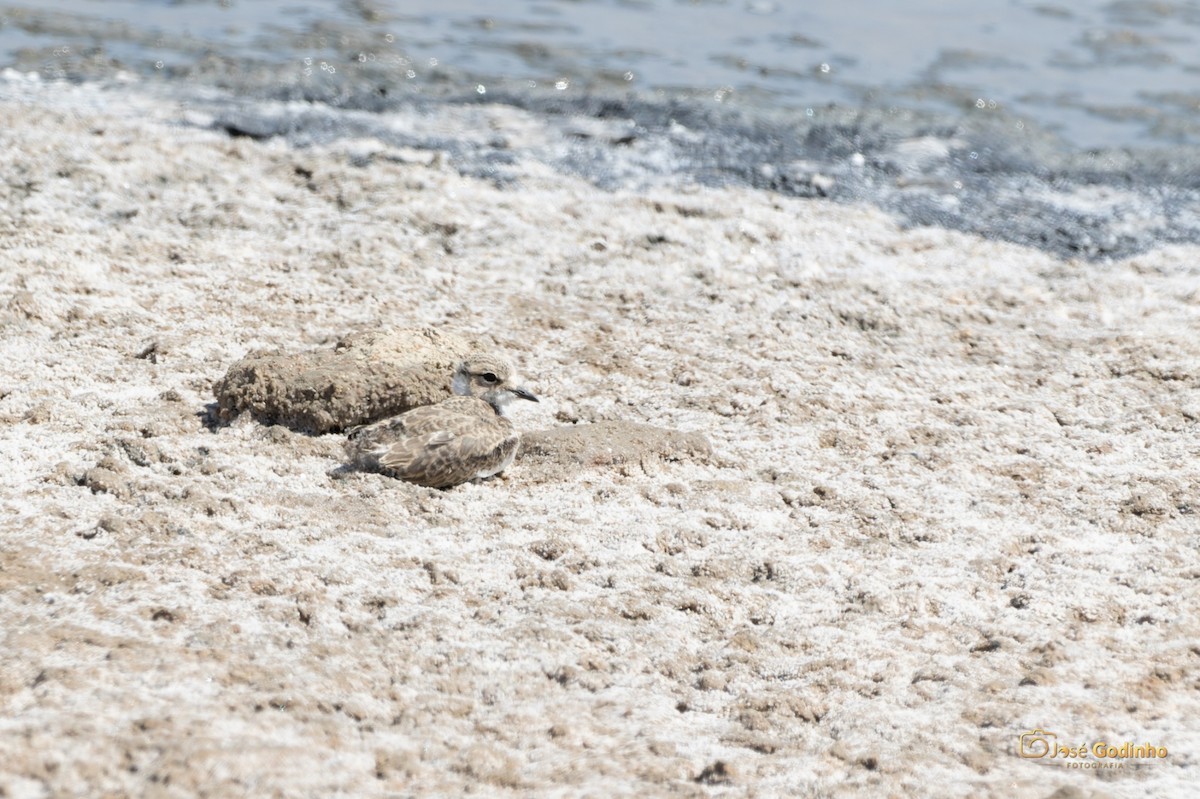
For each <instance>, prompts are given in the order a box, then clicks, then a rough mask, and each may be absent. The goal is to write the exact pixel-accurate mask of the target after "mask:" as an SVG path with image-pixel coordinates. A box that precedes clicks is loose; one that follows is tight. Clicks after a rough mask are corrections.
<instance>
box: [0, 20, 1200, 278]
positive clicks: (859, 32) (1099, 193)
mask: <svg viewBox="0 0 1200 799" xmlns="http://www.w3.org/2000/svg"><path fill="white" fill-rule="evenodd" d="M0 70H6V71H5V72H4V75H5V76H6V78H5V79H6V80H8V81H9V82H12V81H26V82H27V81H29V80H31V79H32V78H31V76H36V79H38V80H56V79H63V80H75V81H79V80H95V81H100V82H113V81H116V82H139V83H141V84H143V85H144V86H147V87H157V89H158V90H160V91H161V90H165V91H174V92H175V96H176V97H177V98H183V97H187V96H190V95H189V93H194V92H196V91H197V90H198V89H199V88H200V87H218V88H219V89H221V90H222V92H223V94H221V97H224V98H225V99H224V100H219V99H214V97H215V95H212V94H211V92H210V93H209V94H206V95H203V96H204V97H206V98H208V99H206V100H204V103H203V104H205V105H206V108H207V111H208V113H209V114H210V118H211V119H213V120H214V122H213V124H214V125H215V126H217V127H219V128H222V129H224V130H226V131H228V132H229V133H230V134H232V135H247V136H253V137H262V138H266V137H270V136H284V137H287V138H288V139H289V140H291V141H292V142H293V143H294V144H297V145H300V146H303V145H306V144H310V143H314V142H319V141H324V140H328V139H331V138H337V137H340V136H350V135H355V136H372V137H376V138H379V139H382V140H384V141H388V142H390V143H393V144H397V145H402V146H405V147H416V148H426V149H435V150H438V151H440V152H444V153H448V154H449V155H450V158H451V163H453V164H454V165H455V166H456V167H457V168H458V169H459V170H461V171H463V172H464V173H468V174H475V175H479V176H482V177H486V178H488V179H491V180H495V181H498V182H506V181H515V180H518V179H519V178H518V175H517V172H518V170H514V169H512V168H511V165H512V164H515V163H518V162H519V161H520V160H521V159H526V160H528V159H535V160H540V161H543V162H546V163H549V164H551V165H552V166H554V167H555V168H558V169H562V170H565V171H570V172H573V173H576V174H580V175H582V176H584V177H587V178H588V179H590V180H592V181H594V182H595V183H597V184H598V185H601V186H608V187H615V186H622V185H623V186H637V185H640V184H642V183H651V182H656V181H657V182H658V183H662V182H663V181H664V180H674V181H678V182H689V181H690V182H699V183H701V184H705V185H749V186H755V187H759V188H763V189H767V190H771V191H778V192H781V193H786V194H791V195H801V196H824V197H830V198H833V199H838V200H854V201H868V202H873V203H876V204H878V205H880V206H881V207H884V208H886V209H888V210H890V211H892V212H893V213H895V214H896V215H897V216H898V217H900V218H901V219H903V220H904V221H907V222H908V223H911V224H931V225H941V226H945V227H952V228H958V229H964V230H971V231H975V232H979V233H983V234H984V235H989V236H993V237H997V238H1003V239H1007V240H1011V241H1017V242H1020V243H1023V244H1028V245H1030V246H1035V247H1039V248H1042V249H1046V250H1049V251H1052V252H1055V253H1058V254H1060V255H1063V256H1082V257H1085V258H1089V259H1103V258H1107V257H1114V256H1120V255H1125V254H1129V253H1133V252H1138V251H1142V250H1145V249H1147V248H1149V247H1152V246H1155V245H1157V244H1161V243H1164V242H1171V241H1180V242H1196V241H1200V0H1071V2H1062V1H1057V2H1056V0H962V2H947V1H946V0H908V2H904V3H895V2H886V0H860V2H856V3H851V2H810V3H800V2H785V1H784V0H694V1H692V2H681V1H680V0H511V2H505V3H500V2H491V3H485V2H467V0H406V1H405V2H399V1H393V2H387V1H385V0H313V1H312V2H300V1H299V0H53V1H52V2H49V3H41V4H32V3H30V4H28V5H25V4H19V3H4V2H0ZM0 89H2V86H0ZM296 100H300V101H304V102H302V103H301V104H299V105H297V104H296V103H294V102H293V103H291V104H290V105H289V104H288V103H287V101H296ZM194 102H200V101H199V100H194ZM496 103H499V104H503V105H508V106H512V107H514V108H516V109H520V110H521V111H522V112H528V113H532V114H534V115H536V117H537V118H538V119H540V120H542V122H543V124H544V125H545V126H546V127H547V129H549V130H551V131H554V132H555V133H556V135H557V136H558V139H559V140H560V141H564V142H567V144H566V145H564V146H555V147H543V148H540V149H539V148H538V147H536V146H532V145H523V147H524V149H522V146H518V145H517V144H514V143H513V142H510V141H507V140H506V139H505V137H504V136H496V137H492V138H487V137H484V138H483V139H480V138H479V137H478V136H475V135H474V131H473V130H472V129H471V128H470V126H471V125H472V124H475V125H478V126H483V127H486V126H487V125H488V124H489V122H488V120H487V119H486V118H485V116H484V115H483V111H482V109H483V107H484V106H485V105H488V104H496ZM438 108H442V109H446V108H453V109H456V110H455V111H454V113H455V114H456V115H457V116H456V118H461V124H462V125H463V126H464V127H463V128H462V135H458V136H455V135H450V136H446V135H440V136H438V137H432V136H422V135H419V134H415V133H411V132H410V133H404V132H400V131H399V130H398V129H397V126H395V125H389V124H386V123H385V121H384V117H385V116H386V115H387V114H389V113H393V114H394V113H402V112H412V111H413V109H425V110H424V112H423V113H436V112H437V111H436V109H438ZM473 109H479V110H478V111H476V110H473ZM473 114H478V116H477V117H475V116H472V115H473ZM581 120H585V121H586V120H591V122H590V123H586V124H585V123H584V122H581ZM593 123H594V124H593Z"/></svg>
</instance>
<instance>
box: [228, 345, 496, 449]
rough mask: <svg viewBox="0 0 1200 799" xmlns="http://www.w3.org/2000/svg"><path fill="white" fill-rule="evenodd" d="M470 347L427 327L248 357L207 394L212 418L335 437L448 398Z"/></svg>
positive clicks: (231, 368) (232, 368)
mask: <svg viewBox="0 0 1200 799" xmlns="http://www.w3.org/2000/svg"><path fill="white" fill-rule="evenodd" d="M479 348H480V346H479V345H478V344H475V343H472V342H471V341H470V340H469V339H467V338H465V337H463V336H459V335H457V334H454V333H451V332H447V331H443V330H437V329H434V328H404V327H401V328H394V329H391V330H386V331H369V332H363V333H356V334H353V335H349V336H346V337H344V338H342V339H341V340H340V341H338V343H337V346H335V347H334V348H333V349H332V350H317V351H311V352H301V353H291V354H288V353H282V352H263V351H255V352H252V353H250V354H248V355H247V356H246V357H244V358H242V359H240V360H239V361H238V362H237V363H235V364H234V365H233V366H231V367H229V371H228V372H226V373H225V376H224V377H222V378H221V379H220V380H219V381H217V383H216V385H215V386H214V387H213V394H214V395H215V396H216V398H217V418H218V419H219V420H220V421H222V422H228V421H230V420H231V419H233V418H234V417H235V416H237V415H238V414H239V413H241V412H243V411H249V412H250V413H251V414H252V415H253V416H254V418H255V419H257V420H258V421H260V422H262V423H264V424H282V425H284V426H286V427H289V428H291V429H293V430H298V431H303V432H308V433H318V434H319V433H330V432H340V431H342V430H345V429H346V428H349V427H353V426H355V425H360V424H367V423H369V422H374V421H376V420H379V419H383V418H386V417H388V416H395V415H397V414H400V413H403V412H404V411H407V410H409V409H411V408H415V407H417V406H419V405H432V404H434V403H437V402H440V401H441V400H443V399H445V398H446V397H449V396H450V395H451V392H450V375H451V374H453V372H454V369H455V367H457V366H458V364H459V363H460V362H461V361H462V359H463V358H464V357H465V356H466V355H467V354H468V353H469V352H471V351H472V350H473V349H479Z"/></svg>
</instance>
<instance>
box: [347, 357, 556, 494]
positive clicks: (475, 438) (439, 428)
mask: <svg viewBox="0 0 1200 799" xmlns="http://www.w3.org/2000/svg"><path fill="white" fill-rule="evenodd" d="M516 382H517V380H516V376H515V375H514V374H513V368H512V365H511V364H510V363H509V362H508V361H506V360H504V359H503V358H497V357H495V356H491V355H483V354H478V355H471V356H469V357H468V358H467V359H466V360H465V361H463V362H462V363H461V364H460V365H459V367H458V369H456V370H455V372H454V378H453V379H452V380H451V381H450V388H451V390H452V391H453V392H454V394H455V396H453V397H450V398H449V399H446V400H443V401H441V402H439V403H438V404H437V405H426V406H423V407H420V408H413V409H412V410H410V411H406V412H404V413H402V414H400V415H399V416H394V417H392V418H391V419H384V420H383V421H381V422H375V423H374V424H370V425H365V426H363V427H359V428H356V429H354V430H351V431H350V434H349V438H348V439H347V441H346V452H347V454H349V456H350V458H351V460H352V461H353V462H354V464H355V465H356V466H358V467H359V468H362V469H370V470H373V471H379V472H383V473H384V474H387V475H390V476H392V477H396V478H399V479H401V480H407V481H408V482H410V483H416V484H417V485H422V486H429V487H430V488H450V487H451V486H456V485H459V484H460V483H465V482H467V481H468V480H479V479H485V478H488V477H492V476H493V475H497V474H499V473H500V472H502V471H504V469H505V468H507V467H508V465H509V464H510V463H512V461H513V458H515V457H516V455H517V448H518V446H519V445H520V443H521V437H520V436H519V435H518V434H517V431H516V429H514V428H513V424H512V422H510V421H509V420H508V419H506V418H504V409H505V407H506V406H507V405H508V403H510V402H512V401H513V400H514V399H518V398H519V399H526V400H531V401H533V402H537V401H538V398H537V397H535V396H534V395H533V394H532V393H531V392H530V391H529V390H528V389H526V388H523V387H521V386H519V385H516Z"/></svg>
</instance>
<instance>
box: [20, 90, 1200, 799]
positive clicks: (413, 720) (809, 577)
mask: <svg viewBox="0 0 1200 799" xmlns="http://www.w3.org/2000/svg"><path fill="white" fill-rule="evenodd" d="M194 113H195V112H194V111H193V110H191V109H184V108H179V107H175V106H172V105H171V104H170V103H164V102H158V101H153V100H152V99H148V98H146V97H145V96H143V95H140V94H138V93H137V92H136V91H134V90H132V89H129V88H126V89H123V90H120V91H115V90H114V91H101V90H99V89H96V88H95V87H87V86H58V85H46V86H33V85H30V84H27V83H22V84H20V86H14V85H11V84H10V83H7V82H4V81H0V117H2V118H3V119H4V120H5V124H4V125H3V126H2V129H3V135H4V136H5V137H6V146H5V147H4V148H0V167H2V168H3V171H4V173H5V174H6V175H8V176H9V178H8V180H7V181H4V182H3V183H0V195H2V196H0V200H2V202H0V237H3V240H4V247H3V248H0V453H2V454H3V457H4V458H5V462H6V463H9V464H12V468H11V469H10V470H9V472H8V475H7V480H6V483H5V487H4V489H3V490H2V492H0V514H2V516H0V519H2V521H0V536H2V541H0V543H2V544H3V546H0V709H2V710H3V712H2V713H0V717H2V718H3V719H4V721H3V724H2V725H0V751H3V753H4V757H3V758H0V793H3V794H5V795H7V796H13V797H22V799H23V798H24V797H46V796H62V795H112V796H118V795H120V796H133V795H147V796H161V797H174V796H180V797H183V796H197V795H205V794H208V795H222V796H225V795H238V796H240V795H247V794H252V795H278V796H287V797H309V796H312V797H316V796H330V795H339V794H340V795H356V796H374V795H410V794H411V795H429V796H433V795H438V796H458V795H465V794H468V793H474V794H479V795H484V794H486V795H489V796H511V797H515V796H528V795H551V794H553V795H561V796H585V795H593V796H599V795H604V796H669V797H700V796H717V795H720V796H738V797H750V796H762V797H765V796H830V797H852V796H864V795H871V796H875V795H880V796H883V795H912V794H916V795H931V794H936V795H940V796H947V797H997V798H999V797H1006V798H1009V797H1016V798H1017V799H1045V798H1046V797H1048V796H1051V795H1054V794H1055V792H1059V794H1058V795H1069V794H1070V795H1074V794H1072V792H1075V793H1078V794H1082V795H1096V796H1101V795H1104V796H1110V797H1114V799H1121V798H1123V797H1124V798H1127V799H1133V798H1134V797H1138V798H1139V799H1140V797H1144V796H1183V795H1186V794H1187V793H1188V792H1189V791H1190V790H1191V789H1192V786H1193V785H1194V783H1195V780H1194V777H1193V774H1192V772H1194V770H1195V756H1194V752H1196V751H1197V747H1198V746H1200V738H1198V732H1197V726H1196V722H1195V719H1197V718H1200V695H1198V693H1197V691H1196V690H1195V687H1196V686H1195V673H1196V668H1195V667H1196V662H1197V653H1196V648H1195V641H1197V640H1200V626H1198V625H1200V622H1198V619H1200V595H1198V592H1197V591H1196V590H1195V584H1196V575H1197V569H1196V543H1197V542H1196V529H1197V527H1196V497H1197V496H1200V462H1198V461H1197V459H1196V441H1197V440H1198V439H1200V339H1198V338H1197V337H1196V336H1195V335H1193V331H1195V330H1196V329H1197V328H1198V325H1200V302H1198V297H1197V294H1196V285H1197V281H1198V280H1200V267H1198V266H1197V264H1200V252H1198V251H1197V249H1196V248H1195V247H1192V246H1176V247H1164V248H1162V249H1160V250H1156V251H1154V252H1151V253H1147V254H1145V255H1141V256H1138V257H1135V258H1130V259H1127V260H1123V261H1118V262H1113V263H1106V264H1088V263H1084V262H1080V261H1062V260H1057V259H1055V258H1052V257H1050V256H1047V255H1046V254H1044V253H1041V252H1037V251H1034V250H1029V249H1023V248H1020V247H1017V246H1012V245H1006V244H1001V243H997V242H993V241H986V240H983V239H980V238H975V237H972V236H968V235H965V234H959V233H954V232H947V231H945V230H939V229H914V230H904V229H901V228H900V227H899V226H897V225H896V224H895V222H894V221H893V220H892V219H890V218H889V217H887V216H886V215H884V214H883V213H881V212H879V211H877V210H874V209H871V208H867V207H859V206H854V207H848V206H839V205H834V204H829V203H824V202H818V201H805V200H798V199H789V198H786V197H780V196H778V195H773V194H769V193H760V192H755V191H751V190H734V189H705V188H700V187H695V186H667V185H664V186H661V187H658V188H652V189H647V190H645V191H642V192H615V193H608V194H605V193H601V192H599V191H598V190H597V189H595V188H594V187H592V186H590V185H588V184H586V183H583V182H581V181H579V180H576V179H573V178H570V177H565V176H563V175H559V174H555V173H552V172H550V171H548V170H546V169H545V168H543V167H538V166H536V165H534V166H527V167H523V166H522V165H521V164H520V163H517V164H514V165H513V167H512V168H513V170H515V171H519V170H521V169H524V170H525V171H524V172H522V178H521V181H520V185H519V186H508V187H500V186H497V185H494V184H492V183H488V182H483V181H479V180H475V179H471V178H466V177H463V176H461V175H459V174H457V173H456V172H455V171H454V170H453V169H452V168H451V166H452V165H448V164H447V163H446V162H445V160H444V159H435V160H433V161H431V162H428V163H413V162H412V159H405V158H402V157H400V156H401V155H403V154H394V153H390V152H389V150H388V148H387V147H386V145H383V144H379V143H373V144H372V145H371V146H370V147H367V146H365V145H364V143H362V142H335V143H333V144H331V145H328V146H325V147H319V148H311V149H307V150H296V149H293V148H290V147H288V146H285V145H283V144H281V143H279V142H276V141H252V140H248V139H245V138H240V139H229V138H228V137H227V136H225V135H224V134H222V133H220V132H217V131H211V130H205V129H202V128H201V127H197V126H195V125H189V124H183V122H185V121H187V120H188V119H191V116H190V115H191V114H194ZM397 113H400V112H397ZM413 113H416V112H413ZM421 113H423V114H424V113H436V110H434V111H430V110H428V109H425V110H422V111H421ZM515 115H518V112H516V111H512V112H510V113H509V116H515ZM392 121H393V122H394V123H395V124H396V125H397V126H399V127H402V126H403V125H404V124H406V120H405V119H404V118H402V117H397V118H396V119H394V120H392ZM630 146H631V147H638V146H640V145H638V143H636V142H635V143H633V144H632V145H630ZM364 152H365V153H367V155H366V156H364V155H363V153H364ZM636 154H638V153H635V155H636ZM393 156H395V157H393ZM395 327H404V328H410V329H424V328H432V329H435V330H438V331H441V332H442V333H443V334H446V333H453V334H454V335H458V336H462V337H463V338H464V339H475V338H483V337H486V339H487V340H488V342H489V348H494V350H495V351H499V352H504V353H506V354H511V355H512V357H513V359H514V360H516V361H518V362H519V363H520V364H521V367H522V374H523V376H524V377H525V378H526V381H527V382H526V384H527V385H528V386H529V388H530V389H531V390H533V391H534V392H535V393H537V395H538V396H539V397H540V398H541V399H542V402H540V403H537V404H534V403H529V406H530V407H527V408H522V413H521V414H520V415H516V414H514V422H515V423H516V425H517V428H518V429H519V430H521V431H523V432H524V433H525V434H526V435H527V436H528V437H527V439H526V444H527V450H526V453H525V457H520V456H519V457H518V459H517V461H516V462H515V463H514V464H513V465H512V466H511V467H510V468H509V469H507V470H506V471H505V472H504V473H503V474H502V475H500V476H498V477H497V478H495V479H492V480H489V481H486V482H482V483H478V484H476V483H468V484H464V485H462V486H458V487H456V488H454V489H452V490H449V491H439V490H435V489H428V488H422V487H419V486H414V485H410V484H408V483H404V482H402V481H397V480H394V479H391V478H388V477H385V476H381V475H377V474H370V473H362V472H357V471H352V470H346V469H344V468H343V467H344V465H345V464H344V456H343V454H342V442H343V441H344V436H343V435H341V434H339V433H334V432H328V433H320V432H313V431H314V430H319V429H325V430H329V431H332V430H334V429H335V428H336V427H337V426H339V425H342V424H344V423H346V422H347V421H348V419H350V418H351V415H352V414H363V413H375V412H384V411H383V410H382V409H381V408H380V406H379V403H381V402H382V401H383V395H382V394H375V393H372V390H368V389H366V388H365V386H366V385H367V383H366V382H365V381H364V382H363V383H361V384H356V385H358V386H359V387H358V388H356V389H355V391H356V393H355V397H354V399H353V401H352V402H350V401H347V402H346V403H345V405H344V408H345V409H346V410H345V412H346V413H347V416H345V417H343V416H339V415H334V414H332V413H330V414H329V416H328V418H326V417H324V416H321V415H320V412H319V411H317V410H313V409H314V408H316V407H317V404H311V403H310V404H309V405H307V406H303V405H298V406H297V407H307V408H308V410H306V411H304V414H307V415H304V414H302V413H300V412H299V411H296V412H294V417H293V416H286V417H285V416H280V415H276V416H274V417H272V415H271V414H273V413H278V409H279V408H281V407H283V406H272V405H270V404H269V403H270V402H273V401H275V400H274V399H273V395H271V394H270V393H269V392H268V391H266V390H265V389H262V390H261V392H260V388H261V386H267V385H283V386H288V388H283V389H279V391H280V392H281V394H282V395H287V394H288V392H289V391H293V390H295V389H293V388H291V387H290V386H292V385H293V384H291V383H287V382H283V383H279V384H275V383H271V382H270V380H267V381H265V382H263V383H262V384H261V386H260V384H259V383H257V382H255V381H251V380H246V381H243V382H236V381H235V382H234V383H231V384H230V385H231V390H233V391H234V392H235V393H237V392H241V393H239V394H237V399H236V400H231V404H230V407H231V408H232V407H235V406H239V404H240V407H243V408H245V409H247V410H248V411H250V412H245V413H240V414H237V415H235V416H233V417H232V418H230V419H229V420H228V422H227V423H222V424H213V423H212V422H213V416H212V404H213V393H212V391H213V386H214V384H216V383H218V382H219V381H221V380H222V379H223V376H225V375H226V374H227V373H228V372H229V370H230V366H231V365H233V364H235V363H237V362H238V361H239V360H240V359H242V358H244V357H245V356H246V354H247V353H248V352H264V351H271V352H283V353H298V352H309V353H324V354H323V355H322V356H321V357H322V358H325V359H326V360H320V359H314V360H313V361H305V360H304V359H300V360H297V361H294V362H292V363H293V366H291V367H288V368H289V370H290V371H289V372H288V373H289V374H291V375H295V376H299V375H305V374H307V370H308V369H309V367H310V366H311V364H312V363H315V362H317V361H320V364H324V365H319V366H318V367H317V368H315V369H314V370H313V376H312V377H306V378H305V380H307V381H308V382H307V383H305V384H304V385H306V386H307V388H306V389H305V390H310V389H311V391H312V392H313V393H314V397H312V398H309V399H315V398H319V397H320V395H321V392H322V391H324V390H325V389H326V388H327V387H328V386H329V385H331V384H330V383H329V382H326V380H325V377H324V376H323V375H325V374H326V373H324V372H322V369H325V368H326V367H327V366H328V365H329V364H331V363H333V362H334V361H335V359H337V358H342V357H346V358H349V357H358V356H357V355H355V356H351V355H349V354H346V353H343V354H341V355H339V354H338V351H337V348H336V342H337V341H338V340H339V337H341V336H343V335H344V333H345V331H348V330H370V331H386V330H391V329H393V328H395ZM367 340H369V339H362V340H361V341H367ZM376 341H378V340H376ZM439 341H443V339H439ZM455 346H457V345H454V346H451V347H450V349H454V347H455ZM350 349H352V350H353V351H354V352H365V351H364V350H359V349H358V348H357V345H356V347H354V348H350ZM368 349H369V348H368ZM434 349H436V350H437V351H438V352H439V353H440V352H441V351H442V349H441V345H439V346H438V347H436V348H434ZM389 351H391V350H389ZM363 357H364V359H365V358H366V356H363ZM398 357H399V356H398ZM438 357H439V358H440V357H441V356H440V355H439V356H438ZM264 363H271V364H273V365H272V366H271V367H270V368H264V372H263V374H264V375H266V376H267V377H270V378H271V379H272V380H273V379H274V377H272V376H273V375H274V376H277V375H278V372H273V371H271V369H273V368H274V366H275V365H277V364H278V363H280V362H275V361H269V360H268V361H264ZM330 368H331V367H330ZM364 372H371V369H365V370H364ZM445 374H446V375H448V371H447V372H446V373H445ZM442 379H444V376H442V375H439V377H438V381H431V382H430V383H429V384H428V385H429V386H430V388H429V391H430V392H433V391H434V382H437V387H439V388H440V387H442V384H441V382H440V380H442ZM380 385H382V383H380ZM380 391H382V389H380ZM256 392H257V393H256ZM334 393H335V395H336V391H335V392H334ZM301 394H303V392H301ZM300 398H301V400H304V397H303V396H301V397H300ZM323 401H324V400H322V402H323ZM339 401H340V400H339ZM255 403H259V404H260V405H261V410H258V411H255V410H254V408H255V407H256V406H255ZM318 404H319V403H318ZM272 409H274V410H272ZM256 413H257V414H259V417H260V418H261V419H262V420H263V421H260V420H259V419H256V418H255V414H256ZM287 413H292V411H287ZM338 413H339V414H340V413H342V411H339V412H338ZM272 420H273V421H275V422H281V421H282V422H286V424H284V423H275V424H270V423H268V422H270V421H272ZM643 426H644V427H643ZM293 427H295V428H296V429H292V428H293ZM302 429H305V430H308V432H300V430H302ZM671 431H678V432H671ZM700 437H702V439H701V438H700ZM1035 729H1042V730H1046V731H1048V732H1052V733H1055V734H1057V735H1058V736H1059V737H1058V741H1059V742H1060V743H1066V744H1068V745H1070V746H1077V745H1078V744H1079V743H1083V742H1088V743H1090V742H1096V741H1107V742H1118V743H1120V742H1124V741H1127V740H1128V741H1134V742H1138V743H1141V742H1147V743H1152V744H1155V745H1157V746H1162V747H1166V749H1167V750H1168V751H1169V754H1168V756H1167V757H1166V758H1163V759H1157V760H1155V761H1154V762H1150V761H1137V762H1134V761H1126V762H1125V763H1124V767H1123V768H1104V769H1100V768H1095V767H1091V766H1089V767H1088V768H1079V769H1073V768H1067V767H1065V766H1064V765H1062V764H1061V763H1059V762H1050V761H1048V760H1039V759H1029V758H1023V757H1021V756H1020V751H1019V746H1020V740H1021V738H1020V736H1021V735H1022V734H1023V733H1025V732H1028V731H1032V730H1035ZM1091 761H1092V762H1093V764H1094V763H1095V762H1096V759H1095V758H1091Z"/></svg>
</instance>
